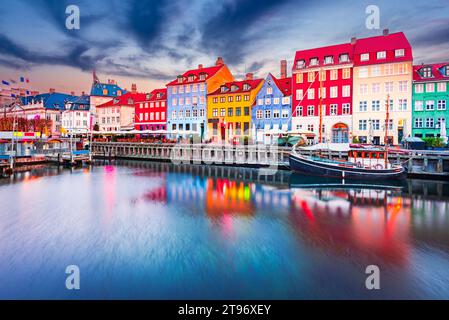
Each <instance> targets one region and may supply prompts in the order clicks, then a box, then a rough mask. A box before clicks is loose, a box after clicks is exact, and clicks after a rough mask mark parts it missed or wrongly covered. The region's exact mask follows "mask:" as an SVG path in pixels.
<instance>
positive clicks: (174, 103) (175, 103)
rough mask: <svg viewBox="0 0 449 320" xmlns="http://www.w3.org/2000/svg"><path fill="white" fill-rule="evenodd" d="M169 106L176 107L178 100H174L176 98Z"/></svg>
mask: <svg viewBox="0 0 449 320" xmlns="http://www.w3.org/2000/svg"><path fill="white" fill-rule="evenodd" d="M171 104H172V105H173V106H176V105H177V104H178V100H176V98H173V99H172V102H171Z"/></svg>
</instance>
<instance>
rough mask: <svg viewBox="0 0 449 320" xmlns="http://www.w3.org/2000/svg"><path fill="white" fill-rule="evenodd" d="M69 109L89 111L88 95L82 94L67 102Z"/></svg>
mask: <svg viewBox="0 0 449 320" xmlns="http://www.w3.org/2000/svg"><path fill="white" fill-rule="evenodd" d="M69 110H72V111H79V110H81V111H89V110H90V96H88V95H82V96H80V97H77V98H76V99H74V100H73V101H71V102H69Z"/></svg>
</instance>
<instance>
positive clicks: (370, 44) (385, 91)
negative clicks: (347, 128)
mask: <svg viewBox="0 0 449 320" xmlns="http://www.w3.org/2000/svg"><path fill="white" fill-rule="evenodd" d="M353 42H354V96H353V101H354V102H353V103H354V112H353V136H354V137H356V138H357V140H358V141H360V142H364V143H366V142H368V143H374V144H376V145H378V144H384V139H385V132H386V130H387V128H388V139H389V143H393V144H399V143H401V141H402V139H403V138H405V137H407V136H409V135H411V134H412V111H411V106H412V73H413V53H412V48H411V46H410V43H409V42H408V40H407V38H406V36H405V35H404V33H402V32H398V33H392V34H390V33H389V32H388V30H384V32H383V35H381V36H377V37H370V38H365V39H354V41H353ZM388 96H389V100H390V101H389V102H388V105H389V123H388V124H387V123H386V119H387V112H386V111H387V109H386V106H387V97H388ZM387 126H388V127H387Z"/></svg>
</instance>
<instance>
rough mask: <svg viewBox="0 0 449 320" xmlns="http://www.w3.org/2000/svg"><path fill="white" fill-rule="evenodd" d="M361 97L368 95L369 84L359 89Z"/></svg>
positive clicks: (362, 85)
mask: <svg viewBox="0 0 449 320" xmlns="http://www.w3.org/2000/svg"><path fill="white" fill-rule="evenodd" d="M359 90H360V95H365V94H368V85H367V84H361V85H360V87H359Z"/></svg>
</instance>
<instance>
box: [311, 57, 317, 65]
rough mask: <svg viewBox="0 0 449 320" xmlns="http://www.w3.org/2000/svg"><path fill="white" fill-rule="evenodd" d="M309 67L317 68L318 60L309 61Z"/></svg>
mask: <svg viewBox="0 0 449 320" xmlns="http://www.w3.org/2000/svg"><path fill="white" fill-rule="evenodd" d="M310 65H311V66H317V65H318V58H312V59H310Z"/></svg>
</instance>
